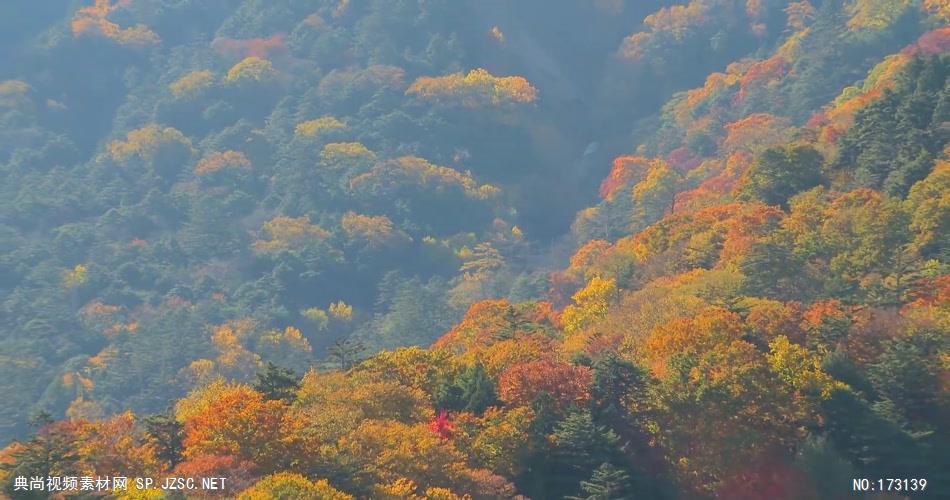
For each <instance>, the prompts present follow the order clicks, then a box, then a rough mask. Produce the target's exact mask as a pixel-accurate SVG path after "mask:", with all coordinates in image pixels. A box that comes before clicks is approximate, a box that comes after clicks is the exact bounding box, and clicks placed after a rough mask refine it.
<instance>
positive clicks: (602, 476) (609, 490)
mask: <svg viewBox="0 0 950 500" xmlns="http://www.w3.org/2000/svg"><path fill="white" fill-rule="evenodd" d="M630 490H631V486H630V475H629V474H627V473H626V472H624V471H623V470H621V469H618V468H617V467H614V466H613V465H611V464H610V463H603V464H601V465H600V467H598V468H597V469H596V470H594V474H593V475H592V476H591V477H590V479H589V480H587V481H581V491H582V492H583V493H582V494H581V495H580V496H569V497H566V498H568V499H569V500H624V499H627V498H631V496H630V494H631V491H630Z"/></svg>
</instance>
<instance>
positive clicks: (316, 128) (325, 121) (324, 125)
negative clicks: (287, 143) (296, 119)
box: [294, 115, 346, 137]
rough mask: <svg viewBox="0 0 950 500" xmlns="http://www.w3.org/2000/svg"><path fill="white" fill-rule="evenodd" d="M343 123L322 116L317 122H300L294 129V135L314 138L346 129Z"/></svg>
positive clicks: (330, 117)
mask: <svg viewBox="0 0 950 500" xmlns="http://www.w3.org/2000/svg"><path fill="white" fill-rule="evenodd" d="M345 127H346V125H344V123H343V122H341V121H340V120H338V119H337V118H336V117H333V116H330V115H327V116H321V117H320V118H317V119H315V120H307V121H305V122H300V123H298V124H297V126H296V127H295V128H294V134H296V135H298V136H301V137H313V136H315V135H317V134H319V133H321V132H325V131H329V130H340V129H342V128H345Z"/></svg>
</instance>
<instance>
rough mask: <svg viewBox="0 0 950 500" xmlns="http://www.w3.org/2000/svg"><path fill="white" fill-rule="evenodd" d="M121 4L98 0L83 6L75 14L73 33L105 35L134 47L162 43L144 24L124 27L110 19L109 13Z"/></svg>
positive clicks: (77, 34) (94, 35)
mask: <svg viewBox="0 0 950 500" xmlns="http://www.w3.org/2000/svg"><path fill="white" fill-rule="evenodd" d="M120 5H121V4H116V5H112V2H111V0H96V1H95V3H94V4H93V5H89V6H86V7H81V8H80V9H79V10H77V11H76V13H75V14H74V15H73V20H72V30H73V35H74V36H76V37H83V36H93V37H103V38H107V39H110V40H113V41H115V42H118V43H119V44H121V45H128V46H132V47H146V46H150V45H157V44H159V43H161V39H160V38H159V37H158V35H156V34H155V32H153V31H152V30H150V29H149V28H148V27H147V26H145V25H143V24H137V25H135V26H133V27H131V28H124V29H123V28H120V27H119V25H118V24H116V23H114V22H112V21H110V20H109V19H108V16H109V14H110V13H112V12H113V11H115V10H116V9H117V8H119V6H120Z"/></svg>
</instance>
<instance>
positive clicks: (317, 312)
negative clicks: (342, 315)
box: [300, 307, 329, 331]
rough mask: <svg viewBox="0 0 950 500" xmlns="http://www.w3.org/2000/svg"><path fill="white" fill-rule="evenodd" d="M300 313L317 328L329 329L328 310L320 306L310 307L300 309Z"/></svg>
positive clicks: (320, 329)
mask: <svg viewBox="0 0 950 500" xmlns="http://www.w3.org/2000/svg"><path fill="white" fill-rule="evenodd" d="M300 315H301V316H303V317H304V318H307V320H308V321H310V322H311V323H313V325H314V326H315V327H316V328H317V330H319V331H323V330H326V329H327V324H328V323H329V317H328V316H327V312H326V311H324V310H323V309H320V308H319V307H308V308H307V309H304V310H302V311H300Z"/></svg>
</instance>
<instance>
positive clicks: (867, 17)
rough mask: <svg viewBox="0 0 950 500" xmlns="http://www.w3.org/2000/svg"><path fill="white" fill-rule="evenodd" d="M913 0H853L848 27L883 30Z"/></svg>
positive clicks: (849, 7)
mask: <svg viewBox="0 0 950 500" xmlns="http://www.w3.org/2000/svg"><path fill="white" fill-rule="evenodd" d="M913 4H914V1H913V0H852V1H851V3H850V4H849V5H848V7H847V9H848V13H849V14H851V19H849V20H848V27H850V28H851V29H853V30H857V29H875V30H881V29H884V28H887V27H888V26H890V25H891V24H892V23H893V22H894V21H896V20H897V19H898V18H900V16H901V15H903V13H904V12H905V11H906V10H907V9H908V8H909V7H911V6H912V5H913Z"/></svg>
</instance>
